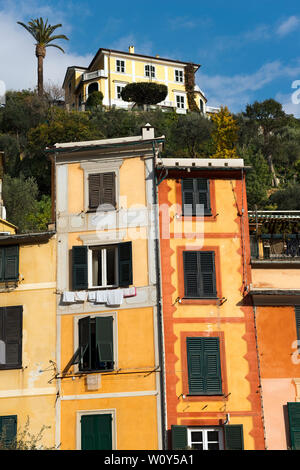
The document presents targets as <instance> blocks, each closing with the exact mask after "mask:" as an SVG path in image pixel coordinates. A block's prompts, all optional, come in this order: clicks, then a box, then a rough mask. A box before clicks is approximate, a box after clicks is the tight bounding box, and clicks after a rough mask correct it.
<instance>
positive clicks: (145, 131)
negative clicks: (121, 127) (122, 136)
mask: <svg viewBox="0 0 300 470" xmlns="http://www.w3.org/2000/svg"><path fill="white" fill-rule="evenodd" d="M141 129H142V139H143V140H148V139H154V127H152V126H151V124H149V123H148V122H147V124H146V125H145V126H143V127H142V128H141Z"/></svg>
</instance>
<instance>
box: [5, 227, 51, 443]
mask: <svg viewBox="0 0 300 470" xmlns="http://www.w3.org/2000/svg"><path fill="white" fill-rule="evenodd" d="M3 224H4V228H5V227H10V226H11V224H8V223H6V221H3ZM6 230H7V228H6ZM15 247H18V248H17V249H16V248H15ZM4 250H17V251H16V253H18V254H16V256H15V261H16V264H15V274H14V275H13V276H10V280H5V281H4V280H3V276H6V277H8V276H7V274H8V269H9V267H8V265H7V264H6V263H4V264H5V267H4V272H3V273H2V279H1V282H0V302H1V303H0V305H1V307H0V379H1V380H0V424H1V419H2V420H3V418H4V420H6V421H5V422H8V421H7V420H10V423H13V426H12V425H10V426H9V428H7V429H8V430H7V429H6V426H2V429H1V431H2V432H3V435H4V434H6V431H7V432H8V433H9V435H10V436H11V437H13V436H12V434H14V433H16V432H17V434H18V439H20V438H21V436H22V433H23V432H24V430H25V429H26V423H27V420H28V423H29V426H28V432H29V433H30V435H31V436H34V437H37V436H38V434H39V432H40V431H41V430H42V429H43V427H44V426H46V428H45V429H44V431H43V432H42V434H41V439H40V440H39V441H38V442H37V446H43V447H44V448H53V447H54V446H55V402H56V392H57V390H56V381H55V380H54V376H55V373H56V369H55V360H56V350H55V349H56V302H55V289H56V239H55V235H54V233H53V232H45V233H42V234H28V235H18V234H17V235H16V234H14V233H12V234H11V235H5V236H2V237H1V240H0V251H1V256H2V260H3V259H5V258H4V256H5V255H4V252H5V251H4ZM7 253H11V251H10V252H9V251H7ZM3 422H4V421H3ZM12 428H13V429H12ZM29 440H30V436H29V434H28V433H27V434H26V435H25V436H23V441H25V442H27V443H28V441H29Z"/></svg>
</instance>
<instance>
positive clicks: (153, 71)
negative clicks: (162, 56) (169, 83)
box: [145, 64, 156, 78]
mask: <svg viewBox="0 0 300 470" xmlns="http://www.w3.org/2000/svg"><path fill="white" fill-rule="evenodd" d="M146 67H149V72H147V70H146ZM147 73H148V75H147ZM145 77H146V78H156V67H155V65H153V64H145Z"/></svg>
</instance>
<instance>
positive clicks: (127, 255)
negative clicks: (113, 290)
mask: <svg viewBox="0 0 300 470" xmlns="http://www.w3.org/2000/svg"><path fill="white" fill-rule="evenodd" d="M118 259H119V286H120V287H127V286H130V285H131V284H132V282H133V281H132V243H131V242H125V243H120V244H119V245H118Z"/></svg>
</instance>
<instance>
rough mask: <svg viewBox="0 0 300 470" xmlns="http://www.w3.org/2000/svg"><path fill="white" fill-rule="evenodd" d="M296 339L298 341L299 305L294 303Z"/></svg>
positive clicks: (299, 336)
mask: <svg viewBox="0 0 300 470" xmlns="http://www.w3.org/2000/svg"><path fill="white" fill-rule="evenodd" d="M295 317H296V331H297V339H298V341H300V305H295Z"/></svg>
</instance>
